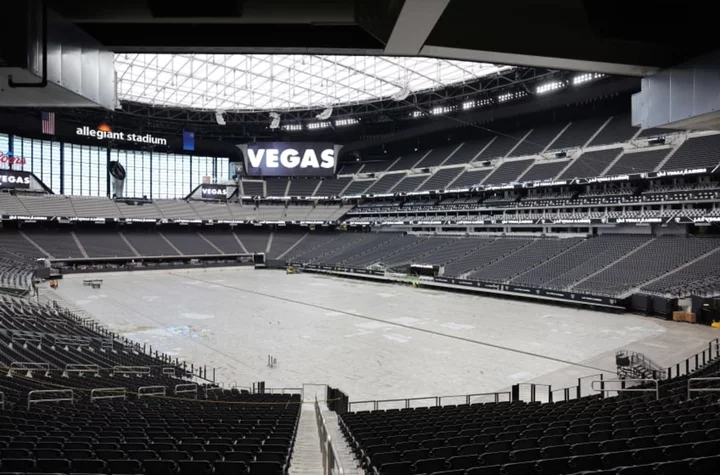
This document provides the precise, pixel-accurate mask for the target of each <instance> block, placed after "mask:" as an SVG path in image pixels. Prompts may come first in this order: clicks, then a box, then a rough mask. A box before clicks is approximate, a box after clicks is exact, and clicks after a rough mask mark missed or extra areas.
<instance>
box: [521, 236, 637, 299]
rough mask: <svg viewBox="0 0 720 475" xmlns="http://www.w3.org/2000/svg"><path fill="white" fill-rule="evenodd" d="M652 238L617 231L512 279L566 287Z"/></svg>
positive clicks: (586, 241)
mask: <svg viewBox="0 0 720 475" xmlns="http://www.w3.org/2000/svg"><path fill="white" fill-rule="evenodd" d="M650 239H651V238H650V237H648V236H628V235H613V234H604V235H601V236H598V237H596V238H593V239H586V240H584V241H583V242H581V243H579V244H578V245H577V246H574V247H573V248H572V249H569V250H568V251H567V252H565V253H563V254H562V256H561V258H557V259H551V260H548V261H547V262H545V263H544V264H541V265H539V266H537V267H535V268H534V269H531V270H529V271H528V272H526V273H524V274H521V275H519V276H517V277H515V278H514V279H512V280H511V282H513V283H516V284H524V285H533V286H537V287H545V288H551V289H564V288H566V287H568V286H569V285H572V284H574V283H576V282H578V281H579V280H581V279H583V278H585V277H587V276H589V275H591V274H593V273H595V272H597V271H599V270H601V269H603V268H604V267H605V266H608V265H610V264H612V263H613V262H615V261H617V260H618V259H621V258H622V257H623V256H625V255H626V254H628V253H629V252H631V251H633V250H635V249H637V248H638V247H639V246H641V245H643V244H645V243H647V242H648V241H649V240H650Z"/></svg>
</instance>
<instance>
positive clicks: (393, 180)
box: [350, 173, 405, 195]
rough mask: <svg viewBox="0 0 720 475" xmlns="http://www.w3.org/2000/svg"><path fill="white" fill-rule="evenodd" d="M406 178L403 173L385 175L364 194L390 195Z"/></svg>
mask: <svg viewBox="0 0 720 475" xmlns="http://www.w3.org/2000/svg"><path fill="white" fill-rule="evenodd" d="M404 177H405V175H404V174H402V173H391V174H390V173H389V174H387V175H383V176H382V177H381V178H380V179H378V180H377V181H376V182H375V183H373V184H372V185H371V186H370V188H368V189H367V190H365V192H364V193H366V194H368V195H378V194H383V193H389V192H390V190H392V189H393V188H394V187H395V185H397V184H398V182H400V180H402V179H403V178H404ZM350 186H352V185H350Z"/></svg>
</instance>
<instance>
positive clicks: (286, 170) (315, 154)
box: [238, 142, 341, 177]
mask: <svg viewBox="0 0 720 475" xmlns="http://www.w3.org/2000/svg"><path fill="white" fill-rule="evenodd" d="M340 147H341V146H339V145H335V144H332V143H329V142H257V143H253V144H244V145H238V148H239V149H240V150H241V151H242V153H243V155H244V157H245V172H246V175H247V176H323V177H327V176H335V168H336V165H337V157H338V154H339V151H340Z"/></svg>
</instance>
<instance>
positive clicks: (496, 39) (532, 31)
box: [426, 0, 720, 68]
mask: <svg viewBox="0 0 720 475" xmlns="http://www.w3.org/2000/svg"><path fill="white" fill-rule="evenodd" d="M690 2H691V3H695V0H690ZM639 3H644V2H639ZM660 3H661V4H674V5H675V6H674V7H673V8H669V6H667V5H665V6H661V7H660V8H658V7H657V6H656V5H657V4H656V3H653V4H647V5H645V6H644V7H646V8H641V7H639V6H638V5H635V4H634V2H625V1H621V0H610V1H602V2H598V1H592V0H589V1H583V0H555V1H552V2H478V1H476V0H453V1H452V2H451V3H450V5H449V6H448V7H447V9H446V10H445V12H444V14H443V16H442V17H441V19H440V20H439V21H438V23H437V24H436V26H435V29H434V30H433V32H432V34H431V35H430V37H429V38H428V40H427V42H426V44H427V45H433V46H443V47H450V48H459V49H469V50H479V51H493V52H501V53H513V54H524V55H533V56H546V57H556V58H568V59H575V60H585V61H596V62H608V63H620V64H633V65H641V66H654V67H663V68H665V67H670V66H672V65H674V64H677V63H678V62H680V61H683V60H685V59H687V58H690V57H693V56H696V55H698V54H701V53H702V52H704V51H705V50H707V49H708V48H712V47H716V46H718V45H719V44H720V41H719V40H718V37H717V35H713V34H712V32H713V29H712V28H707V27H705V26H706V25H707V24H708V22H709V20H707V19H701V20H698V18H697V17H702V16H703V15H702V14H701V13H700V12H701V11H702V9H692V8H688V7H687V6H679V5H678V2H677V1H672V2H670V1H669V0H665V1H663V2H660ZM683 5H685V3H684V4H683ZM677 10H682V11H683V13H682V14H681V15H680V17H679V18H680V19H679V20H678V19H677V17H676V15H675V13H674V12H676V11H677ZM690 12H692V13H690ZM661 17H662V18H663V19H662V21H661V20H660V18H661ZM698 26H703V28H701V30H702V31H701V32H698V31H696V30H695V29H696V28H697V27H698ZM699 36H702V37H703V38H704V39H706V40H707V41H705V42H704V43H702V44H699V43H698V41H697V38H698V37H699Z"/></svg>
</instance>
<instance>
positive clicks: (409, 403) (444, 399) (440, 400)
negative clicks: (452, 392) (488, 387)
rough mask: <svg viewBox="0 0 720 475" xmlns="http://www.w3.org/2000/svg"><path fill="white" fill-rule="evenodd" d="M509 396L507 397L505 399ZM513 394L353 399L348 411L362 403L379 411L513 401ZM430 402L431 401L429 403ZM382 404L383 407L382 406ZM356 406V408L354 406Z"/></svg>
mask: <svg viewBox="0 0 720 475" xmlns="http://www.w3.org/2000/svg"><path fill="white" fill-rule="evenodd" d="M505 397H507V399H505ZM511 400H512V394H511V393H510V391H505V392H494V393H477V394H465V395H461V396H428V397H414V398H404V399H380V400H376V401H353V402H349V403H348V412H353V411H358V410H363V409H357V406H360V405H363V404H365V405H371V408H370V409H365V410H373V411H377V410H380V409H410V408H415V407H435V406H443V405H449V404H452V405H455V404H480V403H485V402H502V401H511ZM419 401H425V402H426V403H421V404H415V403H417V402H419ZM428 402H431V403H430V404H428ZM381 406H382V407H381ZM353 407H355V409H354V408H353Z"/></svg>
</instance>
